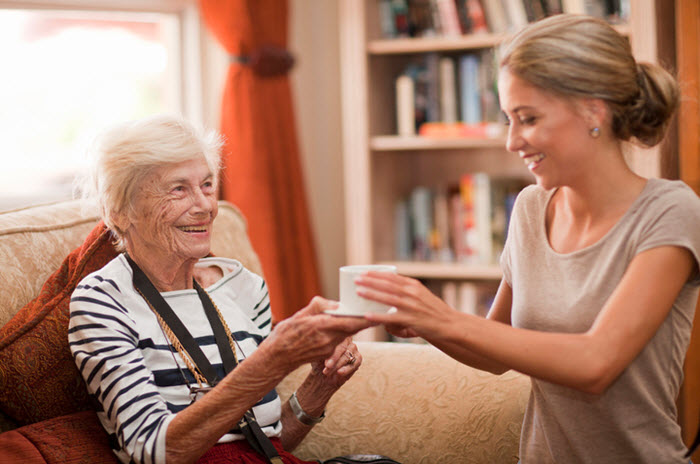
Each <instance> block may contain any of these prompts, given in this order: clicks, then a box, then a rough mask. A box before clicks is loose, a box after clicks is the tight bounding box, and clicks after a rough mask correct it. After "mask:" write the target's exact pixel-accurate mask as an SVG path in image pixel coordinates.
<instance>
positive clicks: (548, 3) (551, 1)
mask: <svg viewBox="0 0 700 464" xmlns="http://www.w3.org/2000/svg"><path fill="white" fill-rule="evenodd" d="M542 6H543V7H544V10H545V15H546V16H552V15H556V14H561V13H562V8H561V0H542Z"/></svg>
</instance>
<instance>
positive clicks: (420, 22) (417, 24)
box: [408, 0, 439, 37]
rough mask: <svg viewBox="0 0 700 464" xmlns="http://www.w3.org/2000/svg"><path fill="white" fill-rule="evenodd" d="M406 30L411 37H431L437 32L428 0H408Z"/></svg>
mask: <svg viewBox="0 0 700 464" xmlns="http://www.w3.org/2000/svg"><path fill="white" fill-rule="evenodd" d="M408 30H409V35H410V36H411V37H433V36H435V35H437V34H438V32H439V31H438V25H436V24H435V22H434V21H433V11H432V4H431V1H430V0H409V2H408Z"/></svg>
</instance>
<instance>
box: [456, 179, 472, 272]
mask: <svg viewBox="0 0 700 464" xmlns="http://www.w3.org/2000/svg"><path fill="white" fill-rule="evenodd" d="M458 198H459V202H458V203H456V204H454V205H453V206H454V207H455V209H454V210H453V214H455V219H454V222H453V227H454V233H455V235H456V236H457V239H456V240H455V245H456V246H457V249H456V250H455V256H456V259H457V261H459V262H462V263H465V264H475V263H477V262H478V243H477V232H476V225H475V223H474V180H473V178H472V176H471V174H463V175H462V176H461V178H460V181H459V197H458Z"/></svg>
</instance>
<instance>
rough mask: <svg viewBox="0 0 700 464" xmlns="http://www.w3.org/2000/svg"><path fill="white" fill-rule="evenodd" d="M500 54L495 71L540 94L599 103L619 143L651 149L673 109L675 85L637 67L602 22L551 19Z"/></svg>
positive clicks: (648, 67) (649, 67) (656, 69)
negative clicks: (632, 142)
mask: <svg viewBox="0 0 700 464" xmlns="http://www.w3.org/2000/svg"><path fill="white" fill-rule="evenodd" d="M500 53H501V59H500V67H501V68H505V69H507V70H508V71H509V72H511V73H513V74H514V75H516V76H518V77H519V78H521V79H523V80H525V81H526V82H528V83H530V84H532V85H534V86H536V87H539V88H540V89H542V90H544V91H547V92H552V93H555V94H558V95H560V96H563V97H583V98H598V99H601V100H603V101H604V102H605V103H606V104H607V106H608V108H609V109H610V114H611V126H612V131H613V134H614V135H615V136H616V137H617V138H618V139H620V140H630V139H631V138H632V137H634V138H636V139H637V140H638V141H639V142H640V143H642V144H643V145H645V146H649V147H651V146H654V145H656V144H657V143H659V142H660V141H661V140H662V139H663V137H664V134H665V132H666V128H667V127H668V123H669V121H670V119H671V116H672V115H673V113H674V112H675V110H676V108H677V106H678V100H679V93H680V91H679V87H678V83H677V82H676V80H675V79H674V78H673V77H672V76H671V75H670V74H669V73H668V72H667V71H666V70H664V69H663V68H661V67H660V66H658V65H654V64H649V63H637V62H636V61H635V59H634V56H633V55H632V50H631V48H630V45H629V42H628V40H627V39H626V38H625V37H623V36H622V35H620V34H619V33H618V32H617V31H616V30H615V29H614V28H613V27H611V26H610V25H609V24H607V23H606V22H605V21H603V20H602V19H598V18H592V17H589V16H583V15H570V14H563V15H556V16H551V17H549V18H545V19H543V20H541V21H538V22H536V23H532V24H530V25H528V26H527V27H525V28H524V29H522V30H521V31H520V32H519V33H518V34H516V35H515V36H514V37H513V38H511V39H510V40H509V41H507V42H506V43H504V44H503V46H502V47H501V49H500Z"/></svg>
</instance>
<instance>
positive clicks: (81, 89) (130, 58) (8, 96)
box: [0, 0, 201, 210]
mask: <svg viewBox="0 0 700 464" xmlns="http://www.w3.org/2000/svg"><path fill="white" fill-rule="evenodd" d="M58 3H59V6H64V8H60V9H59V8H56V4H57V2H53V3H52V4H51V5H48V6H45V7H42V5H37V3H36V2H34V3H28V2H24V5H26V4H31V5H32V8H21V7H20V8H2V5H4V3H1V2H0V41H1V43H2V47H0V62H1V63H2V68H3V71H2V72H1V73H0V101H1V102H2V104H1V105H0V108H1V109H0V128H2V129H1V132H2V134H3V137H2V146H3V149H2V154H1V155H0V159H1V161H2V164H1V165H0V210H2V209H8V208H14V207H20V206H24V205H27V204H32V203H40V202H45V201H55V200H62V199H68V198H70V197H71V192H72V186H73V179H74V178H75V176H76V175H77V174H79V173H80V171H81V170H82V169H84V167H85V163H86V157H85V154H86V150H87V148H88V146H89V144H90V142H91V141H92V140H93V138H94V136H95V135H96V134H97V133H98V132H99V131H100V130H101V129H103V128H104V127H106V126H108V125H110V124H112V123H114V122H120V121H126V120H130V119H135V118H140V117H144V116H147V115H150V114H156V113H163V112H168V113H181V114H185V113H187V111H185V108H184V102H187V101H188V98H189V99H190V100H191V96H188V95H185V86H184V85H183V83H184V82H186V80H187V78H186V76H183V75H182V70H183V69H185V68H186V67H185V66H183V65H182V63H183V60H184V59H185V57H184V56H183V50H185V49H186V48H187V47H186V46H184V45H183V43H184V41H185V40H187V39H186V38H185V37H183V35H184V34H185V33H186V32H187V30H188V29H187V27H185V25H184V21H186V18H185V16H184V15H183V11H185V7H184V6H183V7H181V8H179V11H178V8H173V4H176V3H177V2H171V3H170V8H169V9H168V10H161V11H159V10H158V8H154V5H153V3H156V2H152V1H151V2H148V1H141V2H138V4H139V7H140V8H146V7H151V11H145V10H137V9H134V8H130V9H129V10H126V9H124V11H120V10H119V7H120V6H125V5H124V4H125V3H128V2H125V1H124V0H121V1H116V2H115V1H111V2H110V1H105V0H102V1H95V2H92V3H94V4H95V5H96V6H98V7H99V8H103V9H100V10H98V9H94V8H88V6H89V3H90V2H79V4H77V5H76V4H73V5H60V4H61V2H58ZM15 4H17V5H20V4H19V3H17V2H15ZM13 6H14V5H13ZM49 6H50V7H52V8H53V9H52V8H49ZM76 6H77V7H76ZM109 6H112V8H110V9H104V8H107V7H109ZM155 6H156V7H157V5H155ZM197 33H198V31H197ZM190 72H191V68H190ZM187 115H188V116H190V117H192V116H193V115H192V114H187ZM194 116H196V114H195V115H194ZM193 119H194V118H193ZM200 122H201V121H200Z"/></svg>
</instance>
